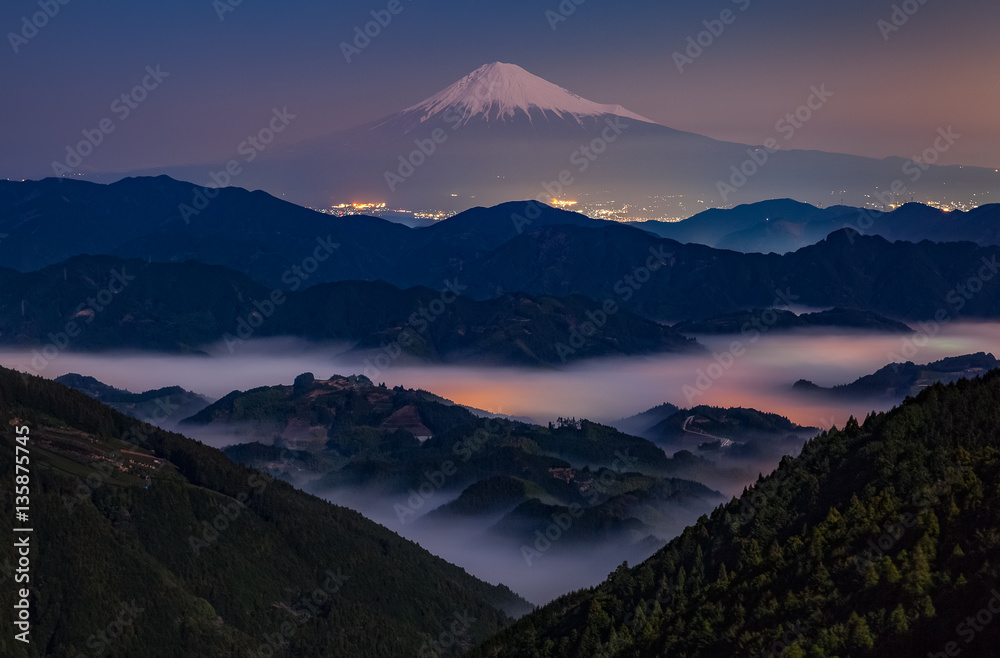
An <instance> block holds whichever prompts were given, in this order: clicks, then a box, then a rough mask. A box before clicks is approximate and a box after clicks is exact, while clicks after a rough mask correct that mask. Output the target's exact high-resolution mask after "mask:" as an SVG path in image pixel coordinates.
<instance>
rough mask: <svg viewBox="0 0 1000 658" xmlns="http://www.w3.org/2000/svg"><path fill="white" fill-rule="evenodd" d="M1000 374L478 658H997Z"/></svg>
mask: <svg viewBox="0 0 1000 658" xmlns="http://www.w3.org/2000/svg"><path fill="white" fill-rule="evenodd" d="M998 556H1000V372H997V371H994V372H992V373H990V374H988V375H986V376H984V377H983V378H981V379H976V380H972V381H969V380H961V381H959V382H957V383H954V384H950V385H948V386H944V385H942V384H935V385H933V386H931V387H929V388H928V389H926V390H925V391H924V392H923V393H921V394H920V395H919V396H918V397H917V398H915V399H907V401H906V402H905V403H904V404H903V405H902V406H900V407H898V408H896V409H894V410H892V411H890V412H887V413H882V414H877V415H875V414H873V415H870V416H869V417H868V418H867V419H865V422H864V424H863V425H861V424H859V423H858V422H856V421H855V420H854V419H851V420H850V421H849V422H848V423H847V425H846V427H845V428H844V429H841V430H836V429H834V430H831V431H830V432H825V433H823V434H822V435H820V436H819V437H817V438H816V439H814V440H812V441H810V442H809V443H808V444H807V445H806V446H805V448H804V450H803V451H802V454H801V456H799V457H797V458H794V459H793V458H786V459H785V460H783V461H782V464H781V466H780V468H779V469H778V470H777V471H776V472H775V473H774V474H772V475H770V476H768V477H766V478H761V479H760V480H759V481H758V482H757V483H756V484H755V485H754V486H753V487H751V488H750V489H749V490H748V491H746V492H745V493H744V494H743V495H742V496H741V497H740V498H739V499H738V500H737V499H734V500H733V501H732V502H730V503H729V504H727V505H724V506H721V507H719V508H718V509H716V510H715V511H714V512H713V513H712V514H711V517H702V518H701V519H699V521H698V523H697V524H695V525H694V526H692V527H690V528H688V529H687V530H685V532H684V533H683V534H682V535H681V536H680V537H678V538H677V539H675V540H674V541H672V542H670V543H669V544H668V545H667V546H666V547H665V548H664V549H662V550H661V551H659V552H658V553H657V554H656V555H655V556H653V557H652V558H650V559H649V560H648V561H646V562H645V563H643V564H641V565H639V566H636V567H632V568H629V567H628V565H622V566H621V567H620V568H619V569H618V570H617V571H616V572H615V573H613V574H611V575H610V576H609V578H608V579H607V581H605V582H604V583H603V584H601V585H600V586H598V587H597V588H595V589H592V590H586V591H579V592H575V593H572V594H569V595H567V596H564V597H562V598H560V599H558V600H556V601H555V602H553V603H552V604H550V605H548V606H546V607H544V608H542V609H541V610H539V611H537V612H535V613H534V614H532V615H529V616H528V617H526V618H524V619H522V620H520V621H519V622H518V623H516V624H515V625H514V626H512V627H511V628H509V629H507V630H505V631H503V632H501V633H500V634H499V635H498V636H497V637H495V638H493V639H491V640H490V641H488V642H487V643H486V644H484V645H483V646H481V647H479V648H478V649H476V650H475V651H473V652H471V653H470V654H469V655H470V656H475V657H485V656H490V657H494V658H498V657H501V656H504V657H507V656H510V657H513V656H532V657H536V658H542V657H556V656H558V657H567V658H569V657H574V658H575V657H577V656H595V657H610V656H614V657H616V658H625V657H633V656H670V657H671V658H674V657H684V656H720V657H722V656H725V657H729V656H758V655H783V656H787V657H790V658H798V657H802V656H809V657H812V658H821V657H831V656H840V657H848V656H925V655H929V656H934V657H937V656H945V655H950V656H956V655H961V656H996V655H997V647H998V646H1000V619H997V612H998V611H1000V593H998V592H1000V559H998Z"/></svg>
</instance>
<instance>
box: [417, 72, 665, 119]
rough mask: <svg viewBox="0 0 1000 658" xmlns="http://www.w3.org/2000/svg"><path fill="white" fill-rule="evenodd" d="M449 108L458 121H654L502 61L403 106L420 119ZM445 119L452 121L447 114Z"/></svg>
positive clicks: (441, 112) (443, 112) (444, 111)
mask: <svg viewBox="0 0 1000 658" xmlns="http://www.w3.org/2000/svg"><path fill="white" fill-rule="evenodd" d="M449 110H451V112H452V114H451V116H455V117H459V116H460V117H462V124H465V123H468V121H469V120H470V119H472V118H473V117H481V118H483V119H485V120H486V121H507V120H508V119H509V120H513V119H515V118H516V117H518V116H519V115H522V114H523V115H526V116H527V117H528V119H529V120H533V119H535V118H542V119H549V118H552V117H556V118H560V119H567V118H569V119H576V121H578V122H579V121H580V117H593V116H602V115H606V114H611V115H617V116H621V117H626V118H629V119H634V120H636V121H643V122H645V123H655V122H654V121H652V120H650V119H647V118H646V117H643V116H640V115H638V114H636V113H634V112H630V111H628V110H626V109H625V108H624V107H622V106H621V105H602V104H601V103H595V102H593V101H589V100H587V99H586V98H581V97H580V96H577V95H576V94H574V93H573V92H571V91H568V90H566V89H563V88H562V87H560V86H558V85H554V84H552V83H551V82H549V81H547V80H543V79H542V78H539V77H538V76H537V75H533V74H531V73H529V72H528V71H525V70H524V69H523V68H521V67H520V66H517V65H515V64H505V63H503V62H493V63H492V64H485V65H483V66H480V67H479V68H478V69H476V70H475V71H473V72H472V73H470V74H469V75H467V76H465V77H464V78H462V79H461V80H459V81H458V82H456V83H454V84H453V85H451V86H449V87H447V88H446V89H444V90H443V91H441V92H439V93H437V94H435V95H434V96H431V97H430V98H428V99H427V100H425V101H423V102H421V103H418V104H416V105H413V106H411V107H408V108H406V109H405V110H403V114H408V115H414V114H418V115H420V119H419V121H420V122H423V121H426V120H428V119H430V118H432V117H435V116H437V115H443V114H445V113H446V112H448V111H449ZM446 121H449V122H451V120H449V119H446ZM460 125H461V124H460Z"/></svg>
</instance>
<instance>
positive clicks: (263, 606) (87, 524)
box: [0, 369, 529, 656]
mask: <svg viewBox="0 0 1000 658" xmlns="http://www.w3.org/2000/svg"><path fill="white" fill-rule="evenodd" d="M0 420H2V423H3V426H4V428H5V430H4V431H3V432H2V433H0V444H2V448H3V450H4V451H5V452H6V453H7V454H9V455H14V452H15V444H16V443H24V442H25V441H24V440H22V441H18V440H17V439H18V437H19V436H20V437H24V438H25V439H26V444H27V446H28V450H29V453H30V459H31V461H30V467H31V485H30V487H31V506H30V508H31V513H32V514H33V515H34V516H33V518H32V519H31V521H33V522H34V523H33V527H34V531H33V533H32V534H31V535H30V537H31V547H32V548H31V556H32V564H31V572H30V574H31V580H30V582H29V581H24V580H23V579H21V578H19V579H18V581H19V583H21V584H19V585H18V587H24V588H26V589H28V590H29V591H30V597H29V598H30V605H31V621H32V625H31V642H32V643H31V645H30V646H31V647H38V648H39V650H38V651H34V650H32V651H29V652H28V653H24V654H23V655H42V654H43V653H44V654H45V655H66V656H69V655H74V656H76V655H80V653H81V649H83V650H84V651H87V652H88V653H89V652H91V651H93V652H95V653H99V654H100V655H102V656H105V655H106V656H124V655H138V654H141V655H144V656H178V655H184V656H224V655H252V654H257V653H259V652H263V651H267V652H270V651H273V647H274V646H278V647H282V649H281V650H282V651H286V652H288V653H289V654H294V655H298V656H331V655H337V656H404V655H405V656H416V655H419V654H420V653H421V652H425V651H428V650H430V645H429V644H428V638H430V637H438V635H439V634H440V633H441V632H442V631H443V630H445V629H448V628H451V625H452V623H453V622H454V620H455V615H456V614H460V615H463V616H464V617H463V618H465V619H469V620H471V621H469V622H468V623H467V624H466V627H465V628H464V629H463V630H462V631H461V632H462V634H463V641H464V642H473V641H478V640H481V639H483V638H484V637H486V636H487V635H488V634H490V633H491V632H494V631H496V630H498V629H499V628H501V627H502V626H504V625H506V624H508V623H509V622H510V618H509V616H508V615H518V614H523V613H524V612H526V611H527V610H528V609H529V606H528V605H527V604H526V603H525V602H524V601H523V600H521V599H519V598H518V597H517V596H515V595H513V594H512V593H511V592H510V590H508V589H507V588H505V587H502V586H494V585H488V584H486V583H484V582H481V581H479V580H476V579H475V578H473V577H471V576H469V575H468V574H467V573H466V572H465V571H463V570H462V569H459V568H458V567H455V566H453V565H451V564H448V563H447V562H445V561H444V560H441V559H440V558H437V557H434V556H433V555H431V554H430V553H428V552H427V551H425V550H424V549H422V548H421V547H420V546H418V545H416V544H414V543H412V542H409V541H407V540H404V539H402V538H400V537H399V536H398V535H395V534H393V533H392V532H390V531H388V530H386V529H385V528H383V527H381V526H379V525H377V524H375V523H372V522H371V521H368V520H367V519H365V518H364V517H362V516H361V515H360V514H358V513H356V512H353V511H351V510H347V509H344V508H342V507H337V506H335V505H331V504H329V503H327V502H324V501H322V500H319V499H318V498H316V497H314V496H310V495H307V494H304V493H302V492H301V491H298V490H295V489H293V488H292V487H291V486H289V485H288V484H286V483H284V482H281V481H275V480H273V479H272V478H270V477H269V476H267V475H266V474H263V473H261V472H258V471H254V470H251V469H248V468H246V467H243V466H240V465H237V464H234V463H233V462H232V461H231V460H230V459H228V458H227V457H226V456H225V455H224V454H222V453H221V452H220V451H218V450H215V449H213V448H209V447H207V446H204V445H202V444H200V443H198V442H196V441H193V440H191V439H188V438H185V437H183V436H180V435H177V434H171V433H167V432H164V431H162V430H159V429H156V428H154V427H151V426H149V425H147V424H145V423H142V422H140V421H138V420H135V419H133V418H130V417H127V416H125V415H123V414H120V413H118V412H116V411H114V410H112V409H110V408H109V407H107V406H104V405H102V404H100V403H99V402H97V401H96V400H93V399H91V398H89V397H87V396H85V395H83V394H82V393H79V392H77V391H73V390H70V389H68V388H66V387H64V386H61V385H59V384H56V383H54V382H50V381H47V380H43V379H41V378H37V377H29V376H26V375H22V374H21V373H17V372H14V371H11V370H6V369H0ZM20 427H27V428H29V433H28V434H27V435H25V434H24V432H23V431H20V430H19V432H17V433H16V432H15V428H20ZM22 447H23V445H22ZM14 466H15V465H14V459H13V458H12V459H4V460H2V461H0V473H2V476H3V478H4V480H5V481H10V482H13V481H14V477H15V470H14ZM13 496H14V489H13V487H6V488H4V490H3V491H2V492H0V500H2V503H3V506H4V508H5V509H11V510H12V509H13V507H14V502H15V501H14V497H13ZM0 577H2V579H3V580H4V581H8V580H10V581H11V582H8V583H6V584H5V586H4V587H3V589H2V591H0V603H2V604H3V605H4V606H5V607H7V608H9V609H12V608H13V606H14V604H15V596H16V595H15V588H14V587H12V586H9V585H11V584H12V581H13V577H14V568H13V566H12V565H11V563H10V560H9V559H7V558H6V557H5V558H4V560H3V570H2V576H0ZM66 610H73V611H74V614H73V615H70V616H67V615H66V614H65V611H66ZM109 624H111V625H112V626H109ZM105 629H116V630H114V631H112V630H107V631H105ZM372 629H378V631H377V632H373V630H372ZM109 637H110V638H113V639H108V638H109ZM275 643H276V644H275ZM460 644H461V643H459V645H460ZM19 647H21V644H20V643H19V642H17V641H15V640H14V638H13V634H5V635H4V637H2V638H0V653H2V654H3V655H5V656H14V655H22V652H21V649H20V648H19ZM84 647H86V649H84ZM451 651H452V654H453V655H457V653H458V651H459V649H458V645H453V649H452V650H451Z"/></svg>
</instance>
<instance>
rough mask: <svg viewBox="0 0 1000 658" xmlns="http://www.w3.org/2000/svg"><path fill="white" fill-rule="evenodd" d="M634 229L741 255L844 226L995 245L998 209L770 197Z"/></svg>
mask: <svg viewBox="0 0 1000 658" xmlns="http://www.w3.org/2000/svg"><path fill="white" fill-rule="evenodd" d="M635 226H639V227H641V228H643V229H645V230H647V231H649V232H650V233H654V234H656V235H659V236H660V237H664V238H670V239H672V240H677V241H678V242H696V243H698V244H704V245H708V246H710V247H717V248H719V249H732V250H733V251H742V252H744V253H752V252H759V253H765V254H766V253H769V252H775V253H779V254H783V253H787V252H790V251H796V250H798V249H801V248H802V247H806V246H808V245H811V244H815V243H817V242H819V241H820V240H822V239H823V238H825V237H826V236H827V235H829V234H830V233H832V232H833V231H837V230H840V229H844V228H848V229H852V230H854V231H857V232H859V233H862V234H864V235H880V236H882V237H883V238H886V239H887V240H889V241H892V242H896V241H900V240H902V241H906V242H920V241H921V240H931V241H933V242H958V241H967V242H975V243H976V244H978V245H980V246H986V245H998V244H1000V205H998V204H987V205H982V206H979V207H978V208H975V209H973V210H970V211H968V212H962V211H961V210H954V211H950V212H946V211H944V210H939V209H937V208H932V207H930V206H925V205H922V204H919V203H906V204H904V205H902V206H900V207H898V208H895V209H892V210H889V211H887V212H883V211H881V210H875V209H870V208H850V207H847V206H840V205H838V206H830V207H827V208H817V207H816V206H812V205H809V204H807V203H800V202H798V201H792V200H791V199H774V200H770V201H761V202H759V203H752V204H747V205H741V206H737V207H736V208H732V209H729V210H723V209H713V210H706V211H704V212H701V213H698V214H697V215H694V216H693V217H689V218H688V219H685V220H683V221H680V222H673V223H668V222H657V221H648V222H639V223H637V224H635Z"/></svg>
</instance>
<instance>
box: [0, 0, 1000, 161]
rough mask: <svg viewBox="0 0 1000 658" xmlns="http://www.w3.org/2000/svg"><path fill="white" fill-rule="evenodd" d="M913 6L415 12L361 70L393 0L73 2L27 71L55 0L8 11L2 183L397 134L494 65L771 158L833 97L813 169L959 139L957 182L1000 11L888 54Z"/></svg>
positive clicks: (898, 44)
mask: <svg viewBox="0 0 1000 658" xmlns="http://www.w3.org/2000/svg"><path fill="white" fill-rule="evenodd" d="M237 1H239V0H228V3H232V2H237ZM578 1H579V0H578ZM895 1H896V0H893V1H890V0H840V1H838V2H829V1H820V0H795V1H792V0H782V1H765V0H713V1H711V2H697V3H695V2H680V1H678V0H673V1H665V2H611V1H610V0H587V1H586V2H583V3H582V4H580V5H579V6H576V10H575V12H574V13H573V14H572V15H571V16H569V17H568V18H567V20H566V21H565V22H561V23H559V24H558V26H557V28H556V29H555V30H553V29H552V27H551V26H550V23H549V20H548V19H547V18H546V14H545V12H546V10H553V11H558V8H559V5H560V3H559V0H541V1H539V0H531V1H529V0H503V2H501V1H499V0H489V1H487V0H473V1H467V2H461V3H458V2H448V3H445V2H434V3H430V2H422V1H421V0H401V2H402V6H403V11H402V12H401V13H400V14H398V15H397V16H395V17H393V20H392V22H391V23H390V24H389V25H388V26H387V27H385V28H384V29H383V31H382V34H380V35H379V36H378V37H377V38H375V39H373V40H372V42H371V44H370V45H369V46H368V47H367V48H365V49H364V50H363V51H362V52H361V53H360V54H358V55H356V56H355V57H354V61H353V62H351V63H348V62H347V61H345V58H344V56H343V54H342V53H341V48H340V43H341V42H343V41H349V40H351V39H353V33H354V28H355V26H358V25H363V24H364V23H365V22H367V21H369V20H371V16H370V14H369V12H370V11H372V10H378V9H384V8H385V7H386V6H387V4H388V0H386V1H384V2H383V1H381V0H362V1H356V0H338V1H337V2H306V1H304V0H286V1H284V2H273V1H272V2H268V1H265V0H242V2H241V3H240V4H239V5H238V6H236V7H235V8H234V9H233V11H231V12H227V13H225V14H224V20H220V19H219V16H218V14H217V10H216V5H219V4H226V3H227V0H218V2H216V3H213V2H212V0H179V1H177V2H156V3H153V2H148V1H147V2H142V1H140V2H136V1H135V0H131V1H128V2H126V1H124V0H107V1H105V2H102V3H99V4H98V3H88V2H84V1H83V0H75V1H71V2H69V3H68V4H66V5H64V6H63V5H60V6H59V11H58V13H57V14H56V15H55V16H54V17H52V18H51V19H49V22H48V25H46V26H44V27H43V28H41V29H40V30H38V33H37V35H35V36H32V37H31V38H30V39H29V40H28V42H27V43H22V44H20V46H19V52H18V53H16V54H15V52H14V49H13V47H12V46H11V43H10V37H9V36H8V33H10V32H15V33H17V32H20V31H21V28H22V17H23V16H30V15H31V14H33V13H35V12H38V11H40V9H39V5H38V2H39V0H6V1H5V2H4V3H3V6H2V8H0V28H2V31H3V33H4V35H5V38H4V43H3V44H2V45H0V83H2V85H3V89H5V90H6V92H7V93H5V94H4V97H3V101H2V107H3V119H4V121H3V123H2V129H0V177H6V178H17V179H20V178H25V177H26V178H40V177H43V176H46V175H50V174H51V163H52V161H53V160H55V159H61V158H63V157H65V149H66V145H67V144H70V143H76V142H77V141H79V140H80V139H81V134H80V131H81V130H83V129H85V128H93V127H95V126H97V124H98V122H99V121H100V120H101V119H102V118H104V117H112V118H115V123H116V128H115V132H114V133H112V134H110V135H108V136H107V138H106V140H105V142H104V143H103V144H101V146H100V147H99V148H98V149H97V150H96V151H95V153H94V154H93V155H92V156H91V157H89V158H88V159H87V161H86V164H85V165H84V166H83V167H82V169H83V170H91V171H129V170H135V169H145V168H155V167H158V166H168V165H178V164H192V163H199V162H217V161H222V160H225V159H228V158H230V157H233V155H234V153H235V150H236V148H237V146H238V144H239V143H240V142H241V141H242V140H243V139H245V138H246V136H247V135H248V134H249V133H250V132H256V131H257V130H259V129H260V128H261V127H263V126H265V125H266V121H267V119H268V118H269V116H270V114H271V111H272V108H274V107H279V108H280V107H285V106H287V107H288V110H289V111H290V112H293V113H295V114H297V119H296V120H295V121H294V122H293V123H292V124H291V125H290V126H289V128H288V129H287V130H286V131H285V132H284V133H282V135H281V136H280V141H281V142H284V143H292V142H296V141H299V140H303V139H308V138H310V137H314V136H317V135H322V134H325V133H329V132H333V131H335V130H338V129H341V128H346V127H350V126H352V125H355V124H359V123H363V122H366V121H370V120H373V119H377V118H380V117H382V116H384V115H387V114H390V113H392V112H394V111H396V110H399V109H402V108H403V107H405V106H408V105H411V104H414V103H416V102H418V101H420V100H423V99H424V98H425V97H427V96H430V95H431V94H433V93H435V92H437V91H439V90H440V89H441V88H443V87H445V86H447V85H448V84H450V83H452V82H454V81H455V80H457V79H458V78H460V77H462V76H463V75H466V74H467V73H469V72H471V71H472V70H473V69H475V68H477V67H478V66H480V65H482V64H484V63H488V62H492V61H497V60H499V61H505V62H511V63H515V64H519V65H520V66H523V67H524V68H526V69H527V70H529V71H531V72H532V73H535V74H536V75H539V76H541V77H543V78H546V79H548V80H550V81H551V82H554V83H556V84H559V85H561V86H563V87H566V88H568V89H570V90H571V91H574V92H576V93H578V94H580V95H582V96H584V97H585V98H589V99H591V100H594V101H597V102H602V103H618V104H621V105H623V106H625V107H627V108H629V109H630V110H632V111H634V112H638V113H639V114H642V115H645V116H647V117H650V118H651V119H654V120H656V121H659V122H661V123H664V124H666V125H669V126H671V127H674V128H678V129H683V130H690V131H693V132H698V133H702V134H705V135H709V136H711V137H716V138H719V139H727V140H734V141H743V142H748V143H756V144H759V143H761V142H763V140H765V139H767V138H768V137H771V136H773V135H774V134H775V128H774V124H775V122H776V121H777V120H778V119H780V118H781V117H782V116H784V115H785V113H786V112H789V111H792V110H794V109H795V108H796V107H797V106H798V105H800V104H802V103H803V102H804V101H805V100H806V98H807V97H808V95H809V88H810V86H811V85H821V84H825V85H826V87H827V88H828V89H829V90H830V91H833V92H834V94H835V95H834V97H833V98H832V99H831V100H830V101H829V102H828V103H827V105H826V106H825V107H824V108H823V109H822V111H821V112H820V113H819V114H818V115H817V116H816V117H815V118H814V119H813V120H812V121H810V122H809V123H808V124H807V126H806V127H805V128H803V129H802V130H800V131H798V133H797V134H796V136H795V141H794V144H793V145H792V146H793V147H794V148H814V149H822V150H829V151H839V152H848V153H856V154H860V155H868V156H874V157H884V156H889V155H900V156H907V157H908V156H911V155H914V154H916V153H919V152H920V151H922V150H923V149H925V148H927V147H928V146H930V145H931V144H932V143H933V139H934V137H935V134H936V131H937V130H938V128H940V127H946V126H953V128H954V130H955V132H957V133H959V134H961V135H962V139H961V140H960V141H959V143H958V144H957V145H956V146H955V147H954V148H953V149H952V150H950V151H949V152H948V153H946V154H945V155H944V156H943V158H942V162H943V163H945V164H970V165H982V166H990V167H997V166H1000V121H998V119H997V108H998V107H1000V66H998V64H1000V58H998V55H1000V40H998V39H997V37H996V33H997V28H998V25H1000V4H998V3H993V2H989V3H987V2H983V1H982V0H947V2H946V1H945V0H925V4H923V5H921V6H920V7H919V10H918V11H917V12H916V13H915V14H913V15H912V16H910V17H909V18H908V21H907V22H906V24H905V25H903V26H902V27H901V29H899V30H898V31H896V32H893V33H892V34H891V35H890V38H889V39H888V41H886V40H885V39H883V36H882V33H881V32H880V30H879V27H878V25H877V22H878V21H879V19H889V17H890V15H891V13H892V11H893V5H894V4H895ZM41 2H42V3H46V2H53V3H54V2H55V0H41ZM908 2H909V3H913V5H914V6H917V4H918V1H917V0H908ZM563 4H564V5H569V4H571V2H570V0H566V2H564V3H563ZM746 5H749V6H746ZM742 6H746V9H745V11H743V10H740V7H742ZM724 9H732V10H734V12H735V14H736V19H735V22H733V23H732V24H730V25H728V26H725V30H724V32H723V33H722V34H721V35H720V36H719V37H717V38H716V39H715V40H714V43H712V44H711V45H710V46H709V47H708V48H707V49H705V51H704V53H703V54H702V55H701V56H700V57H698V58H697V59H696V60H695V61H694V62H693V63H691V64H688V66H687V68H686V70H685V71H684V72H683V73H681V72H678V70H677V67H676V66H675V64H674V61H673V57H672V54H673V53H674V52H675V51H679V50H683V49H684V48H685V47H686V45H687V44H686V39H687V37H689V36H695V35H697V34H698V32H700V31H702V30H704V29H705V27H704V26H703V25H702V21H705V20H711V19H714V18H717V17H718V16H719V15H720V12H722V11H723V10H724ZM157 64H158V65H160V66H161V68H162V70H163V71H165V72H168V73H169V74H170V77H169V78H167V79H165V80H164V81H163V83H162V84H161V85H160V86H159V87H158V88H157V89H155V90H153V91H152V92H150V94H149V97H148V98H147V99H146V100H145V101H144V102H143V103H142V104H141V105H140V106H139V107H138V108H137V109H135V110H134V111H133V112H132V113H131V115H130V116H129V117H128V118H127V119H125V120H118V119H117V118H116V117H115V114H114V113H113V112H111V110H110V109H109V107H110V105H111V103H112V102H113V101H114V100H115V99H116V98H117V97H118V96H120V95H121V94H122V93H123V92H127V91H128V90H129V89H131V88H132V87H133V86H134V85H135V84H137V83H138V82H139V81H140V80H141V79H142V77H143V75H144V74H145V72H144V69H145V67H146V66H147V65H157Z"/></svg>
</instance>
